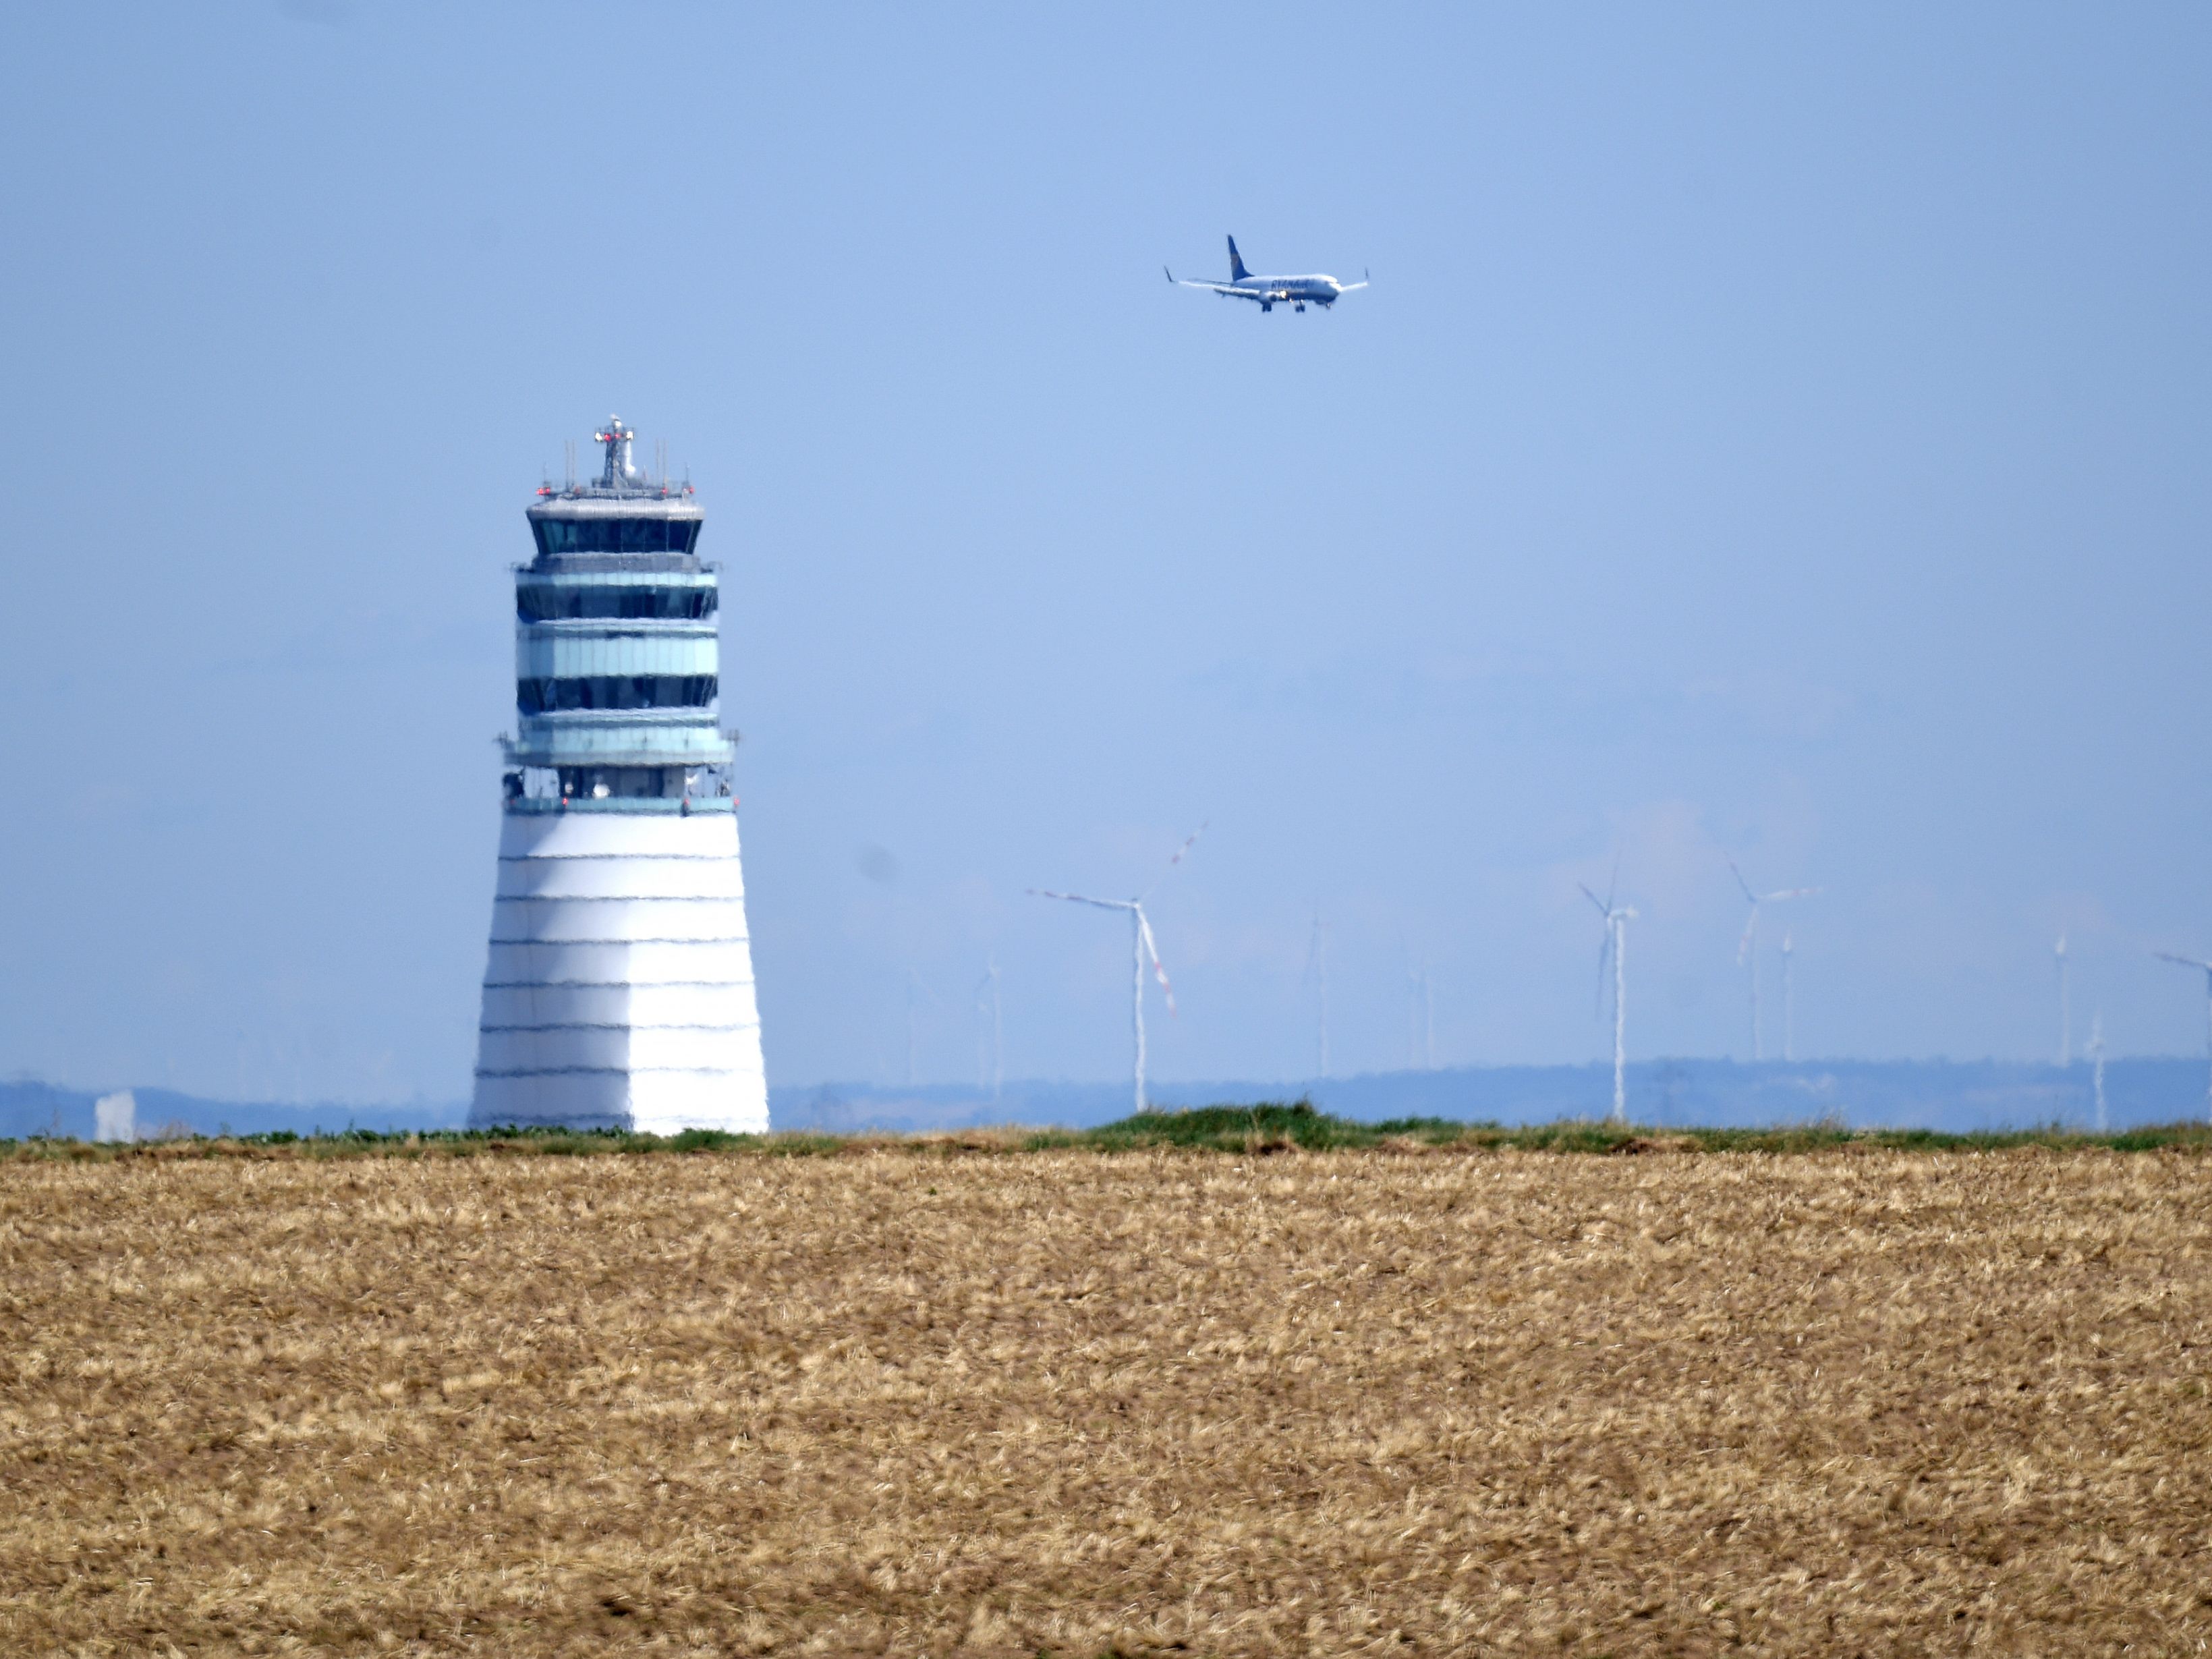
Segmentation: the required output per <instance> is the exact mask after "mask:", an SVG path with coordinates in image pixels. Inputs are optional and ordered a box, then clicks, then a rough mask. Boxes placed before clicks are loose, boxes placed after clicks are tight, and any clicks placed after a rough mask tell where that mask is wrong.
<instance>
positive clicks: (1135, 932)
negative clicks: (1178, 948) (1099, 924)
mask: <svg viewBox="0 0 2212 1659" xmlns="http://www.w3.org/2000/svg"><path fill="white" fill-rule="evenodd" d="M1205 833H1206V826H1205V825H1204V824H1202V823H1201V824H1200V825H1199V826H1198V828H1197V829H1195V830H1194V831H1193V832H1192V833H1191V836H1190V838H1189V839H1188V841H1186V842H1183V844H1182V846H1181V847H1178V848H1176V851H1175V856H1174V857H1173V858H1171V859H1170V860H1168V867H1169V868H1170V869H1172V868H1174V867H1175V866H1176V865H1178V864H1181V863H1182V860H1183V855H1184V854H1186V853H1188V852H1189V851H1190V849H1191V848H1193V847H1194V846H1195V845H1196V844H1197V842H1198V838H1199V836H1202V835H1204V834H1205ZM1153 886H1155V887H1157V886H1158V883H1157V882H1155V883H1154V884H1153ZM1151 892H1152V888H1146V890H1145V892H1144V893H1143V894H1140V895H1139V896H1137V897H1135V898H1133V899H1103V898H1092V897H1091V896H1089V895H1088V894H1085V893H1054V892H1049V891H1048V890H1045V889H1043V888H1042V887H1032V888H1030V895H1031V896H1033V897H1036V898H1048V899H1065V900H1066V902H1069V903H1070V904H1089V905H1093V906H1095V907H1097V908H1099V909H1101V910H1126V911H1127V912H1128V915H1129V956H1130V960H1131V963H1132V964H1133V971H1132V973H1131V975H1130V985H1131V990H1130V995H1129V1025H1130V1030H1131V1031H1132V1032H1133V1035H1134V1036H1135V1039H1136V1068H1135V1069H1136V1079H1137V1110H1138V1111H1139V1112H1140V1113H1141V1112H1147V1111H1150V1110H1151V1109H1152V1108H1151V1106H1150V1105H1149V1104H1148V1103H1146V1099H1145V961H1146V957H1150V958H1151V959H1152V973H1153V975H1154V976H1155V977H1157V978H1158V981H1159V982H1160V989H1161V990H1162V991H1163V992H1164V993H1165V994H1166V995H1167V1001H1168V1012H1169V1014H1170V1016H1172V1015H1173V1014H1174V1012H1175V1011H1176V1000H1175V987H1174V986H1172V985H1170V984H1169V983H1168V970H1167V969H1165V968H1163V967H1162V966H1161V965H1160V953H1159V949H1158V946H1157V945H1154V944H1153V943H1152V923H1151V922H1149V921H1146V919H1145V899H1146V897H1147V896H1150V895H1151Z"/></svg>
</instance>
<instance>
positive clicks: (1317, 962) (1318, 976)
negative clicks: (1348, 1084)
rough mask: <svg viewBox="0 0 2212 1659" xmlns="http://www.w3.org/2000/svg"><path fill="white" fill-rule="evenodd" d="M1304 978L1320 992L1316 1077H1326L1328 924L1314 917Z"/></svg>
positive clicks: (1317, 1014)
mask: <svg viewBox="0 0 2212 1659" xmlns="http://www.w3.org/2000/svg"><path fill="white" fill-rule="evenodd" d="M1305 977H1306V978H1307V979H1308V980H1310V981H1312V982H1313V983H1314V984H1315V985H1316V987H1317V988H1318V990H1319V992H1320V1001H1319V1003H1318V1004H1317V1006H1316V1016H1315V1020H1316V1024H1315V1036H1314V1047H1315V1049H1316V1055H1315V1059H1316V1062H1317V1063H1316V1067H1315V1071H1314V1075H1315V1076H1316V1077H1321V1078H1325V1077H1327V1076H1328V923H1327V922H1325V921H1322V919H1321V917H1320V916H1319V915H1316V916H1315V917H1314V925H1313V939H1312V941H1311V942H1310V944H1308V945H1307V946H1306V971H1305Z"/></svg>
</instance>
